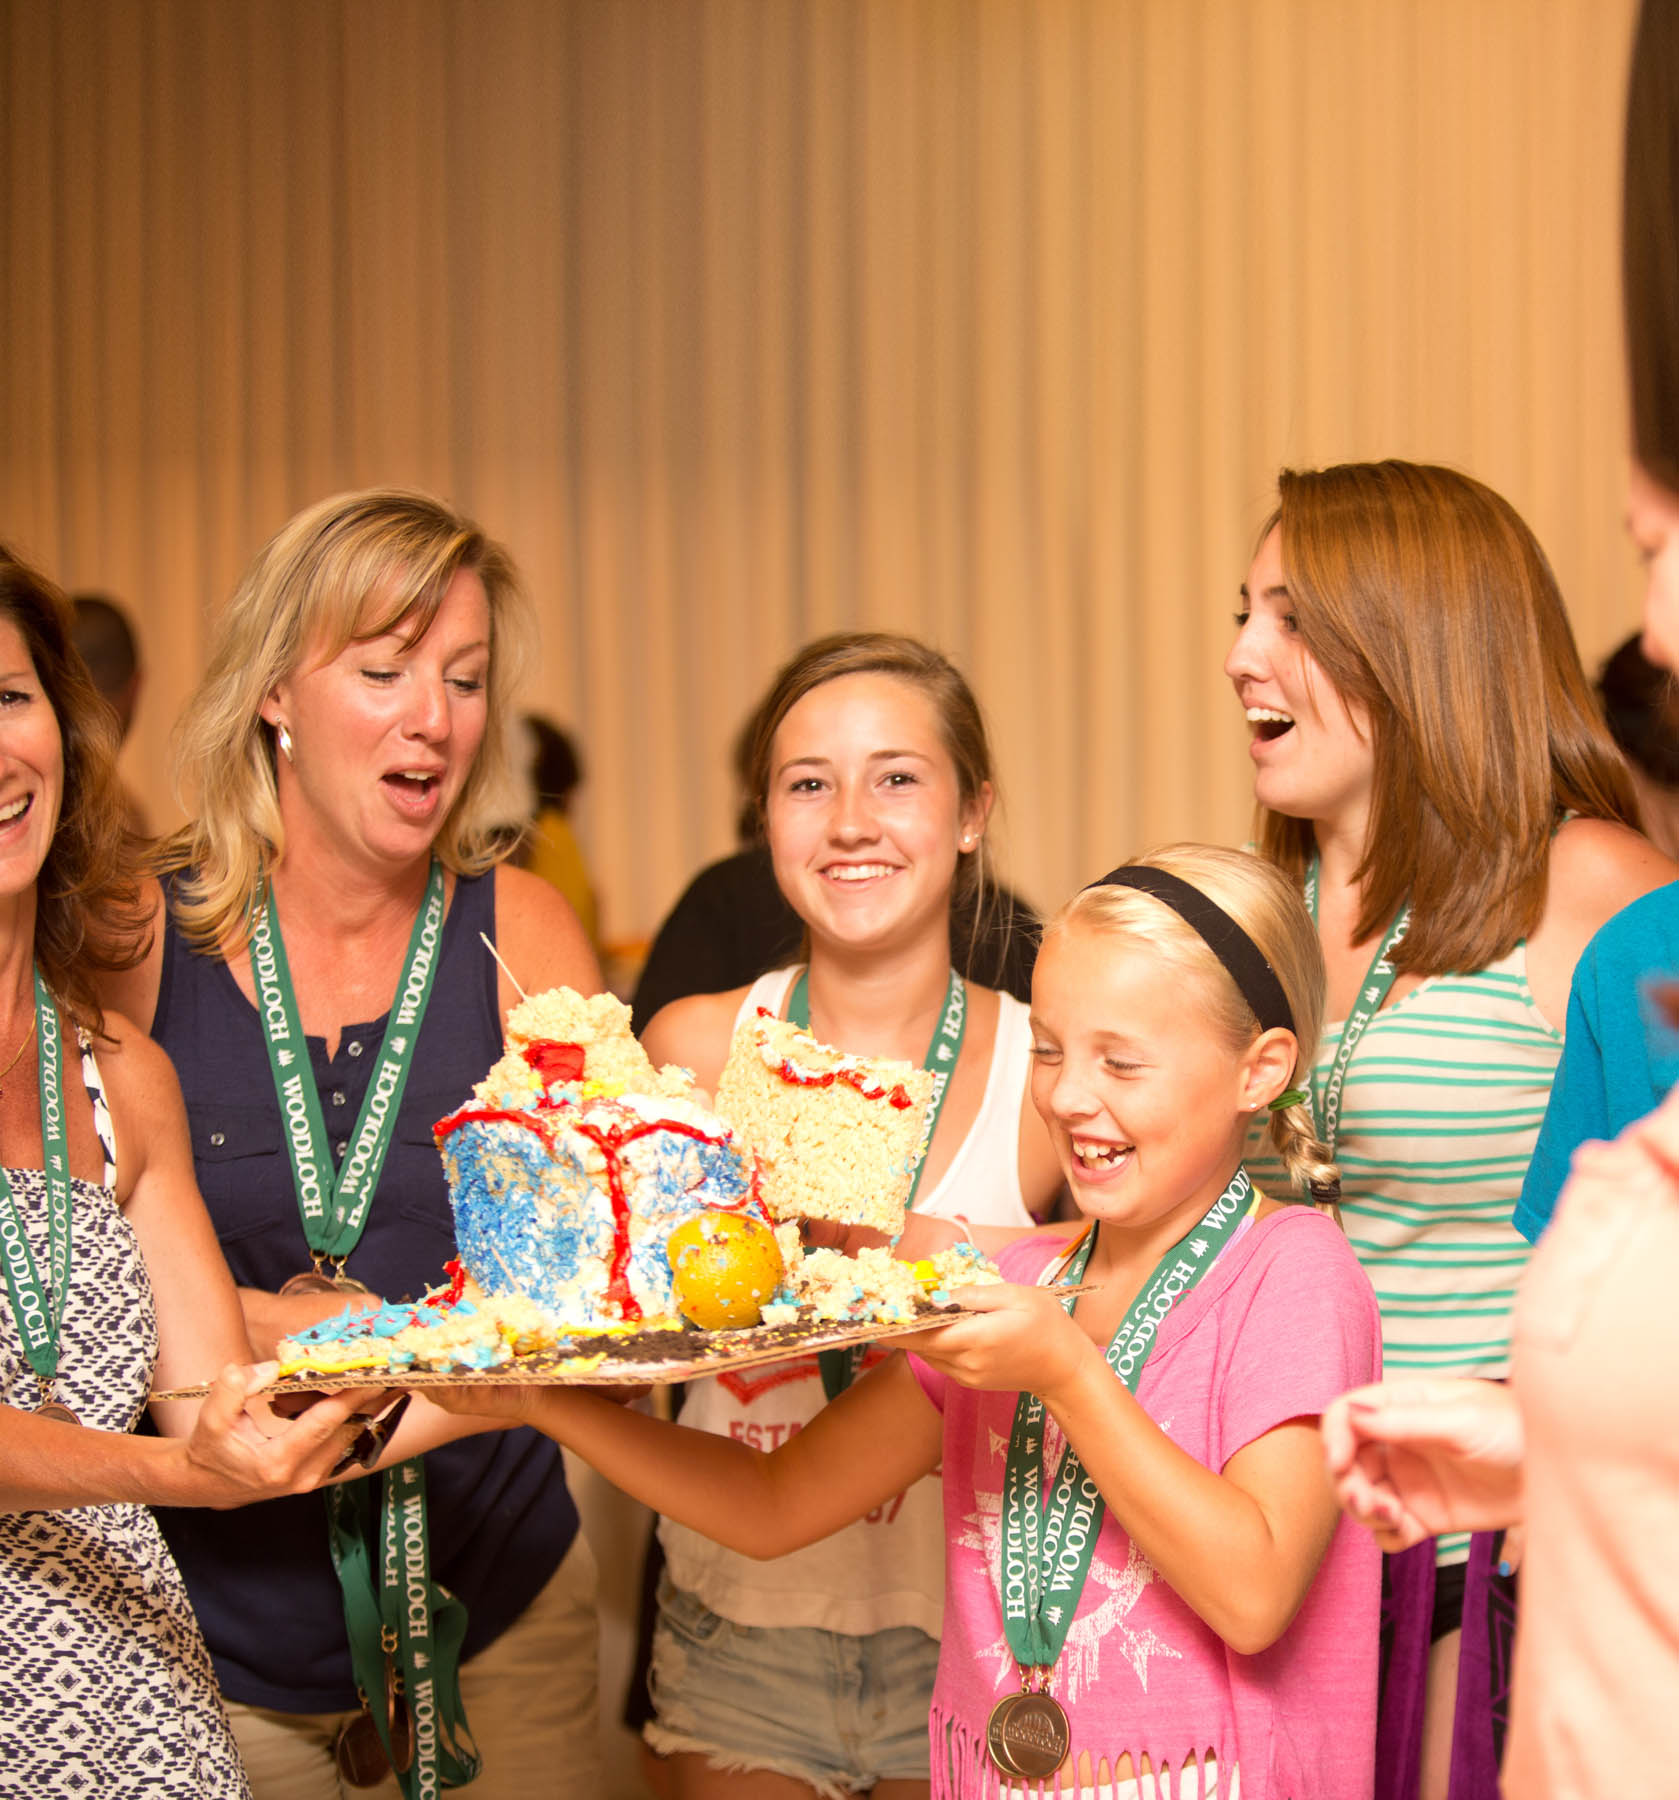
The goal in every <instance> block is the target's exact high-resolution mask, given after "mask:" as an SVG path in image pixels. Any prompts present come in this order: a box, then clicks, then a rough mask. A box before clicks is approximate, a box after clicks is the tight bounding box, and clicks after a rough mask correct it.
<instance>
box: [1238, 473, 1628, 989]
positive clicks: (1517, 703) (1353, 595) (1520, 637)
mask: <svg viewBox="0 0 1679 1800" xmlns="http://www.w3.org/2000/svg"><path fill="white" fill-rule="evenodd" d="M1272 525H1278V526H1280V527H1281V533H1282V564H1283V578H1284V580H1285V581H1286V582H1287V584H1288V592H1289V603H1290V607H1291V609H1292V611H1293V613H1294V615H1295V618H1296V620H1297V621H1298V625H1299V631H1300V637H1301V641H1302V642H1303V643H1304V644H1305V646H1306V648H1307V650H1308V651H1310V653H1311V654H1312V656H1313V657H1314V658H1315V659H1316V661H1317V663H1318V664H1319V666H1320V667H1321V668H1322V670H1323V672H1324V674H1325V676H1326V677H1327V678H1328V679H1329V681H1330V682H1332V683H1333V684H1334V686H1335V688H1336V689H1337V691H1338V692H1339V693H1340V694H1341V696H1342V697H1343V698H1344V699H1346V700H1348V701H1352V702H1355V703H1356V704H1357V705H1359V706H1360V707H1362V708H1363V709H1364V710H1365V712H1366V713H1367V715H1368V717H1369V720H1370V729H1371V735H1372V740H1373V742H1372V749H1373V753H1374V757H1375V779H1374V791H1373V794H1372V798H1371V806H1370V820H1369V827H1368V837H1367V841H1366V844H1365V850H1364V859H1363V861H1362V862H1361V863H1360V865H1359V868H1358V871H1357V876H1358V880H1359V882H1360V885H1361V887H1362V890H1363V893H1362V901H1363V904H1362V908H1361V911H1360V914H1359V919H1358V923H1357V925H1356V926H1355V927H1354V931H1355V933H1356V937H1357V939H1358V940H1359V941H1362V940H1363V939H1365V938H1369V937H1374V936H1375V935H1376V933H1378V932H1379V931H1381V930H1383V929H1384V928H1385V927H1386V926H1387V925H1388V923H1389V922H1390V921H1391V920H1392V918H1393V917H1394V915H1395V914H1396V913H1397V912H1398V911H1399V908H1400V906H1401V905H1402V904H1403V903H1404V902H1405V901H1406V900H1409V901H1410V902H1411V905H1412V909H1413V910H1412V916H1411V924H1410V928H1409V930H1408V931H1407V932H1406V934H1405V938H1404V941H1403V942H1402V943H1401V944H1400V946H1399V947H1398V949H1397V950H1396V952H1395V954H1394V962H1395V964H1396V966H1397V967H1398V968H1400V969H1401V970H1408V971H1411V972H1414V973H1416V974H1421V975H1435V974H1441V973H1443V972H1445V971H1447V970H1467V969H1478V968H1483V967H1485V965H1486V964H1487V963H1489V962H1493V961H1496V960H1497V959H1498V958H1499V957H1500V956H1503V955H1505V954H1507V953H1508V952H1509V951H1510V950H1512V949H1513V948H1514V947H1515V945H1516V944H1517V942H1518V941H1519V940H1520V939H1521V938H1522V937H1524V936H1526V935H1527V933H1529V932H1530V931H1532V930H1533V929H1534V927H1535V926H1536V925H1537V924H1538V923H1539V919H1540V915H1541V914H1542V913H1543V911H1544V907H1545V880H1546V864H1547V858H1548V852H1549V847H1550V841H1551V837H1552V834H1553V833H1554V831H1555V830H1556V826H1557V822H1558V819H1559V818H1560V816H1561V815H1562V813H1564V812H1565V811H1566V812H1576V813H1581V814H1584V815H1585V816H1586V817H1588V818H1596V819H1615V820H1620V821H1621V822H1623V823H1626V824H1632V825H1635V824H1636V823H1637V818H1638V812H1637V803H1636V801H1635V800H1634V798H1633V791H1632V785H1631V781H1630V779H1629V777H1628V775H1627V771H1626V767H1625V765H1624V764H1623V763H1622V761H1621V758H1620V756H1619V754H1618V753H1617V752H1616V750H1615V746H1614V744H1613V742H1612V741H1611V740H1610V738H1609V734H1608V732H1607V731H1606V730H1605V729H1604V725H1603V722H1602V720H1601V718H1600V717H1599V716H1598V712H1597V709H1596V707H1595V706H1594V705H1593V703H1592V695H1591V689H1590V687H1589V685H1588V683H1587V681H1586V675H1585V671H1584V670H1583V669H1582V668H1581V666H1580V656H1579V652H1578V650H1576V648H1575V645H1574V637H1573V633H1572V632H1571V631H1570V630H1569V625H1568V615H1567V614H1566V612H1565V611H1564V610H1563V603H1562V595H1561V594H1560V593H1559V592H1558V589H1557V584H1556V578H1555V576H1553V575H1552V573H1551V569H1550V565H1549V564H1548V563H1547V562H1546V560H1545V553H1544V551H1543V550H1541V549H1540V547H1539V544H1538V541H1537V540H1536V539H1535V537H1534V535H1533V533H1532V532H1531V531H1529V530H1528V528H1527V526H1526V525H1525V524H1524V523H1523V522H1522V520H1521V518H1520V516H1519V515H1518V514H1517V513H1516V511H1515V509H1514V508H1513V507H1512V506H1511V505H1510V504H1509V502H1508V501H1506V500H1503V499H1501V498H1500V497H1499V496H1498V495H1497V494H1495V493H1494V492H1493V491H1492V489H1491V488H1489V487H1486V486H1485V485H1483V484H1482V483H1481V482H1479V481H1475V480H1473V479H1472V478H1471V477H1469V476H1467V475H1462V474H1459V473H1458V472H1457V471H1456V470H1453V469H1444V468H1436V467H1431V466H1428V465H1425V464H1419V463H1404V462H1383V463H1348V464H1343V465H1342V466H1340V467H1338V468H1330V469H1315V470H1286V469H1285V470H1284V471H1283V473H1282V475H1281V476H1280V478H1279V480H1278V507H1277V511H1276V513H1275V515H1274V516H1273V518H1272V520H1271V522H1270V524H1268V525H1267V527H1266V529H1267V531H1269V530H1270V528H1271V526H1272ZM1262 535H1263V534H1262ZM1255 835H1256V836H1257V838H1258V840H1259V843H1260V846H1261V848H1262V849H1263V850H1264V851H1265V853H1266V854H1267V855H1268V856H1270V857H1272V858H1273V859H1274V860H1275V861H1277V862H1278V863H1280V864H1281V865H1282V867H1283V868H1285V869H1286V870H1287V871H1288V872H1289V873H1290V874H1291V875H1293V876H1295V877H1296V879H1298V878H1299V877H1300V876H1302V875H1303V874H1304V872H1305V868H1306V864H1307V862H1308V860H1309V859H1310V857H1311V854H1312V849H1313V836H1312V827H1311V824H1310V823H1309V821H1307V820H1304V819H1294V818H1287V817H1285V816H1284V815H1282V814H1280V813H1273V812H1271V811H1269V810H1268V809H1266V808H1264V807H1261V808H1260V809H1259V814H1258V823H1257V827H1256V833H1255Z"/></svg>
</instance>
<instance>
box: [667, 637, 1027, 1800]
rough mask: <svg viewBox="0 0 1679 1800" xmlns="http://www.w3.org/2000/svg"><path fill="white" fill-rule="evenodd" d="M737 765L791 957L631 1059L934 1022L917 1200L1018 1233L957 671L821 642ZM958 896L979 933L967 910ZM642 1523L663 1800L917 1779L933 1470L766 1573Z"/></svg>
mask: <svg viewBox="0 0 1679 1800" xmlns="http://www.w3.org/2000/svg"><path fill="white" fill-rule="evenodd" d="M751 772H752V783H753V792H754V794H755V796H756V798H757V801H758V804H759V806H760V807H761V809H762V812H763V818H764V825H765V830H766V834H767V837H768V841H769V848H770V853H771V856H772V859H773V861H774V865H775V873H776V879H777V881H778V882H779V884H780V886H781V890H782V892H783V893H784V894H785V895H786V896H787V899H788V900H789V902H790V903H791V904H792V906H793V907H794V909H795V910H796V911H797V913H798V914H799V916H800V917H801V918H802V919H803V921H804V923H805V928H806V935H807V940H808V943H809V959H808V962H807V963H806V964H804V965H803V966H801V967H795V968H788V969H781V970H778V971H776V972H775V973H773V974H770V975H767V976H765V977H764V978H763V979H762V980H760V981H758V982H757V983H755V984H754V985H753V986H752V987H751V988H749V989H738V990H736V991H735V992H733V993H724V994H707V995H696V996H693V997H691V998H689V999H686V1000H680V1001H675V1002H673V1003H672V1004H671V1005H669V1006H667V1007H666V1008H665V1009H664V1010H663V1011H662V1012H661V1013H659V1015H658V1016H657V1017H656V1018H655V1019H654V1020H653V1021H652V1023H651V1024H650V1025H649V1027H648V1029H647V1032H646V1043H647V1048H648V1050H649V1052H650V1053H651V1054H652V1055H653V1057H654V1058H655V1060H657V1061H659V1062H678V1063H683V1064H685V1065H687V1066H688V1067H689V1068H691V1069H693V1070H695V1071H696V1073H697V1074H698V1076H699V1079H700V1082H701V1084H702V1085H704V1086H707V1087H712V1086H715V1084H716V1080H717V1076H718V1074H719V1072H720V1071H721V1069H722V1066H723V1062H724V1060H725V1058H726V1056H727V1054H728V1048H729V1040H730V1038H731V1036H732V1034H733V1032H734V1028H735V1025H736V1022H737V1021H738V1020H739V1019H741V1018H743V1017H746V1016H749V1015H750V1013H751V1011H752V1009H753V1008H754V1007H758V1006H763V1007H768V1008H769V1009H770V1010H771V1011H774V1012H778V1013H781V1014H784V1015H786V1016H789V1017H797V1018H800V1019H803V1020H805V1021H806V1022H808V1023H809V1025H810V1028H811V1029H812V1030H813V1031H814V1032H815V1034H816V1035H817V1036H818V1037H819V1038H822V1039H823V1040H824V1041H826V1042H828V1043H832V1044H838V1045H839V1046H841V1047H842V1048H843V1049H846V1050H851V1051H856V1052H858V1053H860V1054H863V1055H868V1056H893V1057H903V1058H907V1059H908V1060H910V1061H912V1062H915V1063H917V1064H920V1063H922V1062H923V1061H925V1060H927V1059H928V1058H929V1057H931V1056H934V1055H935V1054H936V1052H937V1050H938V1049H939V1047H940V1045H941V1043H944V1044H948V1042H949V1041H950V1039H949V1037H948V1035H947V1033H946V1031H945V1029H944V1025H943V1022H944V1021H946V1020H950V1019H953V1020H955V1021H957V1022H958V1023H957V1036H956V1038H955V1042H956V1044H957V1046H958V1047H957V1049H956V1054H955V1057H954V1061H953V1063H951V1064H950V1065H948V1066H949V1067H950V1077H949V1082H948V1084H947V1085H946V1087H945V1089H944V1091H943V1098H942V1101H941V1102H940V1103H939V1106H938V1111H937V1116H936V1124H935V1125H934V1128H933V1131H932V1136H931V1139H930V1141H929V1144H928V1149H927V1155H926V1159H925V1161H924V1162H923V1163H922V1165H921V1173H920V1176H919V1178H918V1185H917V1188H916V1191H915V1198H914V1204H915V1208H916V1210H917V1211H918V1212H924V1213H930V1214H933V1215H936V1216H939V1217H945V1218H949V1217H954V1216H962V1217H965V1218H966V1219H968V1220H970V1221H971V1222H972V1223H973V1224H974V1225H976V1226H979V1227H984V1226H986V1225H993V1226H1011V1227H1016V1228H1021V1227H1026V1226H1029V1225H1030V1224H1031V1223H1032V1219H1033V1215H1034V1213H1037V1212H1041V1211H1043V1210H1045V1209H1046V1208H1047V1206H1048V1203H1049V1202H1050V1200H1051V1198H1052V1197H1053V1195H1054V1193H1055V1191H1056V1190H1057V1188H1058V1187H1059V1185H1060V1171H1059V1169H1058V1167H1057V1165H1056V1161H1055V1156H1054V1152H1053V1150H1052V1149H1051V1147H1050V1145H1049V1143H1048V1141H1047V1139H1046V1137H1045V1135H1044V1130H1043V1127H1042V1125H1041V1124H1040V1123H1039V1121H1038V1118H1037V1116H1036V1114H1035V1113H1033V1112H1032V1111H1031V1107H1030V1102H1029V1100H1028V1098H1027V1095H1026V1073H1027V1053H1028V1049H1029V1043H1030V1037H1029V1031H1028V1027H1027V1020H1026V1009H1025V1008H1024V1007H1023V1006H1021V1005H1020V1003H1019V1002H1018V1001H1016V1000H1013V999H1011V998H1010V997H1009V996H1008V995H1005V994H999V993H997V992H995V991H994V990H992V989H990V988H984V987H979V986H977V985H975V984H973V983H967V982H964V981H963V980H962V979H961V977H960V976H958V975H957V974H956V973H955V971H954V970H953V969H952V968H951V961H950V958H951V934H950V916H951V911H952V908H953V906H955V905H957V904H959V903H963V902H976V901H977V900H979V899H983V889H984V887H985V884H986V881H987V874H986V857H987V850H986V845H985V830H986V824H987V821H988V819H989V817H990V813H991V807H992V798H993V791H992V782H991V757H990V750H989V746H988V745H987V743H986V738H985V728H984V724H983V722H982V720H981V718H980V713H979V708H978V706H977V705H976V704H975V701H974V697H973V695H972V693H971V692H970V691H969V689H968V686H967V683H966V682H965V681H964V680H963V679H962V677H961V676H960V675H959V674H958V673H957V671H956V670H955V669H954V668H953V667H952V666H951V664H950V663H948V662H947V661H946V660H945V659H944V657H942V656H940V655H939V654H938V653H937V652H936V651H934V650H930V649H928V648H927V646H925V645H923V644H919V643H916V642H915V641H914V640H913V639H909V638H901V637H892V636H887V635H884V634H880V633H866V632H859V633H846V634H841V635H839V636H836V637H831V638H824V639H822V640H821V641H820V642H818V643H814V644H811V645H809V646H807V647H806V648H805V649H804V650H802V651H801V652H800V653H799V654H798V655H797V656H796V657H795V658H794V659H793V660H792V662H790V663H789V664H788V665H787V667H786V668H785V669H783V670H782V671H781V673H780V675H779V676H778V678H777V680H776V683H775V686H774V688H773V689H772V691H771V693H770V695H769V697H768V699H767V701H766V703H765V705H764V707H763V708H762V709H761V711H760V714H759V718H758V730H757V735H756V739H755V742H754V745H753V749H752V755H751ZM975 890H980V892H979V894H977V895H976V893H975ZM972 910H973V916H974V917H975V918H976V922H977V923H976V929H979V928H982V924H983V907H981V906H979V905H978V904H974V905H973V909H972ZM936 1066H939V1067H944V1066H946V1065H945V1064H943V1063H939V1064H937V1065H936ZM982 1235H983V1234H982ZM832 1373H833V1372H832V1371H830V1374H832ZM823 1396H824V1380H823V1376H822V1375H821V1374H820V1373H819V1370H818V1365H817V1363H816V1361H815V1359H813V1358H808V1357H807V1358H802V1359H800V1360H799V1361H797V1362H794V1363H789V1364H784V1365H778V1366H777V1367H776V1368H774V1369H769V1370H752V1371H749V1372H746V1373H744V1374H742V1375H738V1376H724V1377H722V1378H720V1379H718V1380H712V1381H706V1382H701V1383H699V1384H697V1385H696V1386H695V1387H693V1388H691V1389H690V1390H689V1398H688V1400H687V1403H686V1405H685V1407H684V1410H683V1414H682V1417H683V1420H684V1422H685V1423H687V1424H691V1425H698V1426H701V1427H703V1428H704V1429H706V1430H708V1431H714V1432H718V1433H722V1434H724V1435H727V1436H731V1437H735V1438H739V1439H742V1440H744V1441H745V1442H747V1443H752V1444H761V1445H764V1446H766V1447H767V1446H769V1445H772V1444H776V1443H779V1442H782V1441H783V1440H784V1439H786V1438H787V1437H790V1436H791V1435H792V1434H793V1433H794V1432H797V1431H798V1430H800V1429H801V1428H802V1427H803V1426H804V1425H806V1424H807V1423H808V1422H809V1421H810V1419H812V1418H813V1417H814V1416H815V1415H816V1413H817V1412H818V1410H819V1409H820V1408H821V1406H822V1403H823ZM660 1535H661V1538H662V1540H663V1543H664V1547H665V1552H666V1557H667V1563H668V1568H667V1580H666V1581H665V1583H664V1585H663V1588H662V1592H661V1612H660V1626H659V1632H658V1636H657V1638H656V1640H655V1645H654V1664H653V1688H654V1700H655V1704H656V1707H657V1717H656V1719H655V1721H654V1723H653V1724H652V1725H650V1726H649V1727H648V1731H647V1736H648V1741H649V1742H650V1743H651V1744H652V1745H653V1746H654V1748H655V1749H658V1750H660V1751H663V1752H667V1753H670V1755H671V1768H672V1773H673V1775H674V1777H675V1779H676V1783H677V1788H676V1791H677V1792H678V1794H680V1795H683V1796H698V1795H710V1794H717V1795H725V1794H726V1795H730V1796H737V1797H738V1796H746V1795H762V1796H772V1795H800V1794H809V1793H811V1792H813V1791H817V1792H832V1791H834V1790H835V1788H836V1787H837V1786H838V1787H845V1788H848V1789H852V1790H857V1789H862V1790H868V1789H870V1788H871V1787H872V1789H873V1791H874V1792H875V1794H876V1795H877V1796H879V1797H880V1800H886V1796H888V1795H897V1796H910V1795H914V1794H916V1793H925V1792H926V1779H927V1732H926V1724H927V1698H928V1695H929V1693H930V1692H931V1689H932V1680H933V1667H934V1662H935V1659H936V1655H937V1644H936V1641H935V1640H936V1638H937V1635H938V1631H939V1619H940V1608H941V1599H942V1583H941V1579H940V1557H939V1539H940V1532H939V1524H938V1495H937V1492H936V1490H935V1489H934V1488H933V1486H932V1484H930V1483H922V1484H920V1485H918V1486H912V1487H909V1488H907V1489H906V1491H905V1492H902V1493H898V1492H893V1493H891V1494H890V1495H888V1496H887V1497H886V1498H885V1499H884V1500H883V1502H882V1505H881V1506H880V1508H878V1509H877V1511H876V1513H875V1514H874V1515H872V1516H871V1517H870V1518H869V1519H868V1520H865V1521H862V1522H860V1523H858V1524H855V1525H853V1526H852V1527H851V1528H850V1529H849V1530H848V1531H846V1532H845V1533H844V1534H843V1535H842V1536H840V1537H837V1538H835V1539H834V1540H833V1541H832V1542H830V1543H825V1544H821V1545H818V1546H815V1547H813V1548H811V1549H809V1550H807V1551H804V1552H803V1553H802V1554H800V1555H798V1556H792V1557H787V1558H785V1559H782V1560H779V1561H776V1562H772V1563H761V1562H755V1561H753V1560H751V1559H750V1558H749V1557H746V1556H742V1555H740V1554H738V1553H735V1552H732V1551H728V1550H724V1549H721V1548H719V1547H718V1546H717V1545H716V1544H714V1543H712V1542H710V1541H709V1540H707V1539H705V1538H703V1537H701V1536H700V1535H699V1534H697V1533H695V1532H693V1531H690V1530H687V1529H685V1528H683V1527H682V1526H680V1525H677V1524H675V1523H673V1522H671V1521H670V1520H668V1519H667V1521H666V1522H665V1524H664V1525H663V1526H662V1527H661V1534H660Z"/></svg>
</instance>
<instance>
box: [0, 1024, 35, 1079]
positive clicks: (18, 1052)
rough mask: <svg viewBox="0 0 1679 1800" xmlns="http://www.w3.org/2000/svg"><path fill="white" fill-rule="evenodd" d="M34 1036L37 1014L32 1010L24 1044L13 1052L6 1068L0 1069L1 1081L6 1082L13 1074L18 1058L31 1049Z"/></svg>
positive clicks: (24, 1036)
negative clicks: (30, 1044)
mask: <svg viewBox="0 0 1679 1800" xmlns="http://www.w3.org/2000/svg"><path fill="white" fill-rule="evenodd" d="M34 1035H35V1014H34V1011H33V1010H31V1011H30V1014H29V1025H28V1027H27V1029H26V1030H25V1031H24V1034H23V1042H22V1043H21V1044H19V1045H18V1047H17V1048H16V1049H15V1050H14V1051H13V1052H12V1060H11V1061H10V1062H9V1063H7V1064H6V1066H5V1068H3V1069H0V1081H4V1080H5V1079H6V1077H7V1076H8V1075H10V1074H11V1072H12V1070H13V1069H15V1068H16V1067H17V1065H18V1058H19V1057H20V1056H22V1055H23V1053H24V1051H25V1050H27V1049H28V1048H29V1040H30V1039H31V1038H32V1037H33V1036H34Z"/></svg>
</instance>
